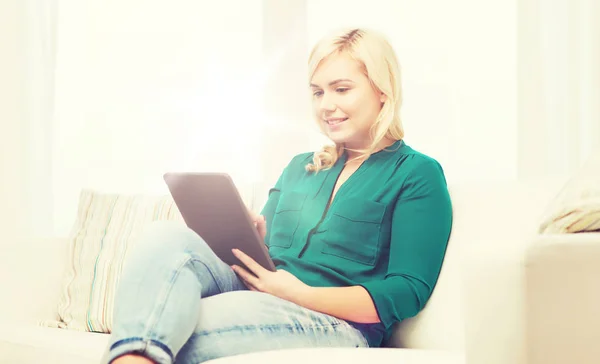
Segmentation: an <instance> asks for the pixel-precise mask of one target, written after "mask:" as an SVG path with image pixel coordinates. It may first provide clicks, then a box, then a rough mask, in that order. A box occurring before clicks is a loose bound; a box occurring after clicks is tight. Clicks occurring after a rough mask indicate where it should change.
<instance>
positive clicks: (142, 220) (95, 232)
mask: <svg viewBox="0 0 600 364" xmlns="http://www.w3.org/2000/svg"><path fill="white" fill-rule="evenodd" d="M156 220H177V221H183V219H182V217H181V214H180V213H179V210H178V209H177V206H176V205H175V203H174V202H173V200H172V198H171V196H147V195H119V194H102V193H98V192H95V191H92V190H83V191H82V192H81V194H80V200H79V208H78V214H77V219H76V222H75V226H74V228H73V231H72V234H71V237H70V247H69V254H70V257H69V260H68V261H69V263H70V264H71V265H70V266H69V267H68V269H67V274H66V276H65V282H64V285H63V292H62V294H61V298H60V302H59V304H58V316H59V318H60V322H54V323H46V324H47V326H55V327H61V328H67V329H73V330H78V331H93V332H105V333H108V332H110V331H111V327H112V317H113V301H114V295H115V289H116V287H117V284H118V281H119V276H120V273H121V271H122V269H123V262H124V260H125V259H126V257H127V252H128V251H129V249H130V248H131V246H132V245H133V244H135V242H136V239H137V237H138V236H139V234H140V233H141V232H142V230H143V229H144V227H145V226H147V225H148V224H149V223H151V222H152V221H156Z"/></svg>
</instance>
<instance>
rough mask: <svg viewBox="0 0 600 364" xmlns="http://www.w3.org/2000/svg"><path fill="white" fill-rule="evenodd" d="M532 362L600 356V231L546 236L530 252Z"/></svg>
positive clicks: (583, 361) (585, 362)
mask: <svg viewBox="0 0 600 364" xmlns="http://www.w3.org/2000/svg"><path fill="white" fill-rule="evenodd" d="M526 262H527V263H526V287H527V301H526V304H527V307H526V310H527V311H526V312H527V340H528V364H555V363H556V364H558V363H561V364H562V363H578V364H591V363H597V362H598V358H600V345H599V344H598V343H599V342H600V233H589V234H564V235H541V236H540V237H539V238H538V239H537V240H536V241H535V244H534V245H533V246H532V248H531V249H530V250H529V251H528V253H527V261H526Z"/></svg>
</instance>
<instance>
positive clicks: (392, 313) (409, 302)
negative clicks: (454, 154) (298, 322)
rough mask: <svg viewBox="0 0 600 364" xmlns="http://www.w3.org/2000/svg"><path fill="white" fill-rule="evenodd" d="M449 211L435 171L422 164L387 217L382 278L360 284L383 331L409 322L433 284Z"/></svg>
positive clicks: (430, 163) (438, 170)
mask: <svg viewBox="0 0 600 364" xmlns="http://www.w3.org/2000/svg"><path fill="white" fill-rule="evenodd" d="M451 228H452V205H451V201H450V195H449V193H448V188H447V185H446V179H445V177H444V173H443V171H442V169H441V167H440V165H439V164H438V163H437V162H435V161H433V160H428V161H427V162H426V163H422V164H420V165H419V166H418V167H416V168H415V169H414V171H413V173H410V174H409V175H408V177H407V179H406V180H405V182H404V184H403V186H402V190H401V193H400V195H399V197H398V200H397V201H396V203H395V204H394V210H393V213H392V231H391V241H390V255H389V263H388V270H387V274H386V276H385V278H384V279H382V280H375V281H370V282H366V283H364V284H362V286H363V287H364V288H365V289H366V290H367V291H368V292H369V294H370V295H371V298H372V299H373V302H374V304H375V306H376V308H377V312H378V314H379V319H380V320H381V322H382V323H383V324H384V325H385V327H386V328H389V327H391V326H392V325H393V324H394V323H395V322H397V321H401V320H403V319H405V318H407V317H412V316H415V315H416V314H417V313H419V311H421V309H423V307H424V306H425V304H426V302H427V301H428V299H429V297H430V296H431V293H432V291H433V288H434V286H435V284H436V282H437V279H438V276H439V273H440V270H441V266H442V262H443V259H444V255H445V252H446V247H447V244H448V240H449V238H450V232H451Z"/></svg>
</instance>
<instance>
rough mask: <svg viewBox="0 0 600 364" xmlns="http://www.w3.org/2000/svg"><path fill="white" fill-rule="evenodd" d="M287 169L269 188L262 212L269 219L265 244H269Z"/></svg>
mask: <svg viewBox="0 0 600 364" xmlns="http://www.w3.org/2000/svg"><path fill="white" fill-rule="evenodd" d="M284 173H285V170H284V171H283V173H282V174H281V176H279V178H278V180H277V182H276V183H275V186H274V187H272V188H271V189H269V197H268V199H267V202H266V203H265V206H264V207H263V208H262V210H261V212H260V214H261V215H263V216H264V217H265V220H266V221H267V235H266V236H265V244H266V245H267V246H269V237H270V235H271V234H270V232H271V224H272V223H273V216H274V215H275V210H276V209H277V204H278V203H279V196H280V195H281V187H282V184H283V175H284Z"/></svg>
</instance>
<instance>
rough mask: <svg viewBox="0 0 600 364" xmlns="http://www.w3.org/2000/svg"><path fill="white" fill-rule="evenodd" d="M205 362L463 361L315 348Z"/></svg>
mask: <svg viewBox="0 0 600 364" xmlns="http://www.w3.org/2000/svg"><path fill="white" fill-rule="evenodd" d="M205 363H207V364H264V363H286V364H294V363H313V364H331V363H401V364H465V359H464V355H463V354H462V353H461V352H459V351H445V350H418V349H373V348H344V349H342V348H335V349H333V348H319V349H289V350H273V351H267V352H260V353H252V354H244V355H237V356H230V357H225V358H219V359H213V360H209V361H207V362H205Z"/></svg>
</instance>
